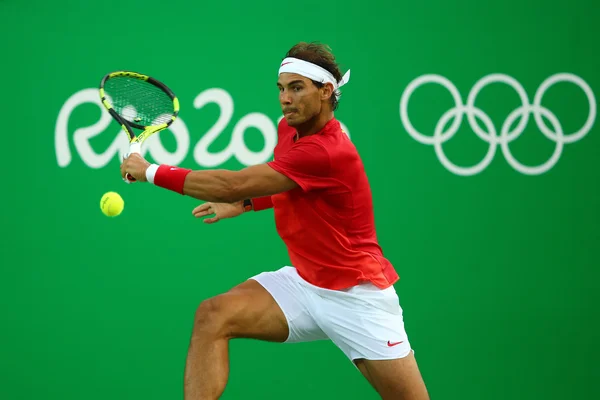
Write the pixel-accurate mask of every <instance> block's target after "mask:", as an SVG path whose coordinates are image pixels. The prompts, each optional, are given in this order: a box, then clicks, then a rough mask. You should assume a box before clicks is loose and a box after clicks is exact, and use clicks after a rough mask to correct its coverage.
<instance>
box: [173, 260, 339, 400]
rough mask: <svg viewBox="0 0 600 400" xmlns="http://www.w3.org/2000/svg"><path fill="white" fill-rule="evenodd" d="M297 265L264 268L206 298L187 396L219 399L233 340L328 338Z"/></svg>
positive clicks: (198, 321)
mask: <svg viewBox="0 0 600 400" xmlns="http://www.w3.org/2000/svg"><path fill="white" fill-rule="evenodd" d="M297 280H298V275H297V273H295V269H294V268H292V267H284V268H281V269H279V270H277V271H274V272H264V273H261V274H259V275H257V276H254V277H253V278H252V279H249V280H248V281H246V282H244V283H242V284H241V285H238V286H236V287H235V288H233V289H232V290H230V291H229V292H227V293H225V294H222V295H219V296H216V297H214V298H212V299H209V300H206V301H204V302H202V304H201V305H200V307H198V311H197V312H196V316H195V321H194V329H193V333H192V338H191V341H190V348H189V351H188V359H187V363H186V372H185V399H186V400H206V399H211V400H212V399H218V398H219V396H220V395H221V394H222V393H223V391H224V390H225V385H226V383H227V377H228V374H229V352H228V344H229V340H230V339H234V338H250V339H260V340H266V341H272V342H284V341H285V342H287V343H293V342H306V341H312V340H322V339H327V336H326V335H325V333H324V332H323V331H322V330H321V328H320V327H319V326H318V324H317V323H316V322H315V320H314V318H313V317H312V316H311V315H310V313H309V311H308V308H307V306H308V305H309V304H310V303H311V302H312V300H311V299H310V294H309V293H307V292H306V290H305V289H304V288H303V287H302V286H301V285H299V284H298V282H297Z"/></svg>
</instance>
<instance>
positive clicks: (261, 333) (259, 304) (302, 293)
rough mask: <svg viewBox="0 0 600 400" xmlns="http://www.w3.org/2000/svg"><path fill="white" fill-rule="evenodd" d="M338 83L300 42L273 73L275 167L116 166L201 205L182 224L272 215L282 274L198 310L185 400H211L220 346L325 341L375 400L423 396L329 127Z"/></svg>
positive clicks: (366, 203) (388, 276)
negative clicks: (277, 114) (284, 258)
mask: <svg viewBox="0 0 600 400" xmlns="http://www.w3.org/2000/svg"><path fill="white" fill-rule="evenodd" d="M349 78H350V71H348V72H347V73H346V74H345V75H344V76H342V75H341V73H340V70H339V67H338V65H337V63H336V61H335V58H334V56H333V54H332V53H331V52H330V49H329V48H328V47H327V46H324V45H322V44H315V43H304V42H302V43H299V44H297V45H295V46H293V47H292V48H291V49H290V50H289V51H288V53H287V54H286V57H285V58H284V59H283V61H282V62H281V64H280V66H279V74H278V80H277V87H278V88H279V101H280V104H281V110H282V111H283V115H284V118H283V119H282V120H281V122H280V123H279V126H278V143H277V145H276V147H275V150H274V160H273V161H271V162H267V163H265V164H261V165H255V166H251V167H248V168H245V169H242V170H240V171H227V170H198V171H192V170H190V169H185V168H179V167H175V166H170V165H156V164H152V165H151V164H150V163H148V162H147V161H146V160H144V159H143V158H142V157H141V156H140V155H138V154H132V155H131V156H129V157H127V158H126V159H125V160H124V162H123V163H122V165H121V175H122V176H123V177H124V176H125V174H126V173H130V174H131V175H133V177H135V178H136V179H137V180H138V181H140V182H144V181H148V182H151V183H153V184H154V185H156V186H159V187H162V188H165V189H169V190H172V191H174V192H177V193H180V194H182V195H186V196H191V197H194V198H196V199H200V200H204V201H206V203H204V204H202V205H200V206H199V207H196V208H195V209H194V210H193V215H194V216H196V217H198V218H201V217H202V218H204V217H206V218H205V219H204V222H206V223H209V224H211V223H215V222H218V221H221V220H223V219H226V218H232V217H236V216H239V215H241V214H243V213H244V212H248V211H250V210H254V211H260V210H264V209H268V208H273V209H274V215H275V225H276V228H277V231H278V233H279V235H280V236H281V238H282V240H283V241H284V243H285V244H286V246H287V249H288V253H289V257H290V261H291V265H290V266H284V267H283V268H280V269H276V270H274V271H270V272H263V273H260V274H258V275H256V276H253V277H251V278H250V279H248V280H247V281H245V282H243V283H241V284H240V285H238V286H236V287H234V288H233V289H231V290H229V291H228V292H226V293H223V294H221V295H218V296H216V297H214V298H210V299H207V300H205V301H203V302H202V303H201V304H200V306H199V307H198V309H197V312H196V315H195V320H194V328H193V332H192V335H191V340H190V345H189V351H188V357H187V362H186V368H185V399H186V400H207V399H218V398H219V397H220V396H221V394H222V393H223V391H224V390H225V385H226V383H227V380H228V373H229V354H228V345H229V340H230V339H234V338H252V339H259V340H266V341H273V342H286V343H294V342H307V341H314V340H331V341H333V342H334V343H335V344H336V345H337V346H338V347H339V348H340V349H341V351H343V352H344V353H345V354H346V356H347V357H348V358H349V359H350V360H351V361H352V362H353V363H354V364H355V366H356V367H357V368H358V370H360V372H361V373H362V374H363V375H364V376H365V378H366V379H367V380H368V381H369V382H370V383H371V385H372V386H373V387H374V389H375V390H376V391H377V392H378V393H379V395H380V396H381V398H382V399H386V400H387V399H390V400H391V399H394V400H425V399H429V396H428V393H427V389H426V387H425V384H424V381H423V379H422V377H421V373H420V371H419V368H418V366H417V362H416V360H415V357H414V354H413V351H412V349H411V346H410V342H409V339H408V336H407V333H406V330H405V328H404V321H403V317H402V308H401V306H400V304H399V299H398V296H397V294H396V291H395V289H394V286H393V284H394V283H395V282H396V281H397V280H398V279H399V277H398V274H397V272H396V271H395V269H394V267H393V266H392V264H391V263H390V261H389V260H387V259H386V258H385V257H384V255H383V252H382V250H381V248H380V246H379V244H378V241H377V235H376V231H375V223H374V215H373V205H372V198H371V189H370V186H369V182H368V180H367V176H366V173H365V170H364V167H363V163H362V161H361V158H360V157H359V155H358V152H357V150H356V148H355V147H354V145H353V143H352V142H351V141H350V139H349V138H348V136H347V135H346V134H345V133H344V132H343V131H342V129H341V127H340V123H339V122H338V121H337V120H336V118H335V116H334V111H335V110H336V108H337V106H338V101H339V97H340V87H342V86H343V85H344V84H346V83H347V82H348V80H349Z"/></svg>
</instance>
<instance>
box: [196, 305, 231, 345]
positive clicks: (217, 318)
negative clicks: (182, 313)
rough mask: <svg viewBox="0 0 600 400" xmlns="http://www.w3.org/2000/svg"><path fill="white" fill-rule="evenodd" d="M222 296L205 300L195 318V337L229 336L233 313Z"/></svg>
mask: <svg viewBox="0 0 600 400" xmlns="http://www.w3.org/2000/svg"><path fill="white" fill-rule="evenodd" d="M228 308H229V307H228V305H227V302H226V301H225V299H223V298H222V297H221V296H217V297H213V298H210V299H207V300H204V301H203V302H202V303H200V305H199V306H198V308H197V310H196V315H195V317H194V335H203V336H205V335H208V336H214V337H225V336H227V335H228V332H229V326H230V320H231V312H230V310H229V309H228Z"/></svg>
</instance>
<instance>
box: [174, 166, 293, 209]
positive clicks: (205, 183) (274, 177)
mask: <svg viewBox="0 0 600 400" xmlns="http://www.w3.org/2000/svg"><path fill="white" fill-rule="evenodd" d="M296 187H298V185H297V184H296V182H294V181H293V180H291V179H290V178H288V177H287V176H285V175H283V174H281V173H279V172H277V171H275V170H274V169H273V168H271V167H270V166H269V165H267V164H259V165H253V166H251V167H248V168H244V169H242V170H240V171H228V170H198V171H191V172H190V173H188V174H187V176H186V177H185V181H184V184H183V194H184V195H186V196H190V197H194V198H196V199H199V200H205V201H211V202H217V203H234V202H236V201H240V200H244V199H250V198H254V197H262V196H269V195H273V194H277V193H282V192H287V191H288V190H291V189H294V188H296Z"/></svg>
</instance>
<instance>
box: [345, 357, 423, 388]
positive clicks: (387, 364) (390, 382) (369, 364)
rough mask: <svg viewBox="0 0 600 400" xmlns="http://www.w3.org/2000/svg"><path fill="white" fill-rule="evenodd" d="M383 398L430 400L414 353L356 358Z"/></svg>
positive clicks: (357, 363) (357, 364)
mask: <svg viewBox="0 0 600 400" xmlns="http://www.w3.org/2000/svg"><path fill="white" fill-rule="evenodd" d="M354 362H355V363H356V366H357V367H358V369H359V371H360V372H361V373H362V374H363V375H364V376H365V378H367V380H368V381H369V382H370V383H371V385H372V386H373V387H374V388H375V390H377V392H378V393H379V395H380V396H381V398H382V399H383V400H388V399H389V400H392V399H393V400H429V395H428V393H427V388H426V386H425V383H424V381H423V377H422V376H421V372H420V371H419V367H418V365H417V361H416V359H415V356H414V353H413V352H412V351H411V352H410V353H409V354H408V355H407V356H406V357H403V358H397V359H393V360H367V359H364V358H361V359H356V360H354Z"/></svg>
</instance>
